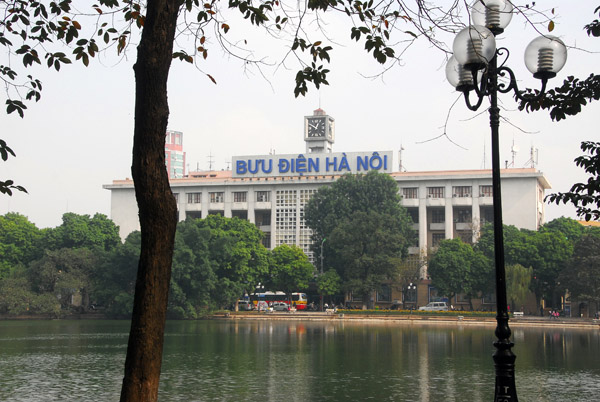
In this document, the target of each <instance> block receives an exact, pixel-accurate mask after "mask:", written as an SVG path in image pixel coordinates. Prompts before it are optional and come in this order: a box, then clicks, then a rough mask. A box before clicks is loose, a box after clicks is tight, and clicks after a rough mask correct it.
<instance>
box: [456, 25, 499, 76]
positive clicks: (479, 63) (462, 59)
mask: <svg viewBox="0 0 600 402" xmlns="http://www.w3.org/2000/svg"><path fill="white" fill-rule="evenodd" d="M452 50H453V52H454V57H456V60H457V61H458V63H459V64H462V65H463V66H465V67H466V68H467V69H471V68H472V67H476V68H477V69H483V68H485V66H486V65H487V64H488V63H489V62H490V60H492V58H493V57H494V55H495V54H496V39H495V38H494V34H493V33H492V32H491V31H490V30H489V29H487V28H486V27H484V26H481V25H471V26H469V27H467V28H465V29H463V30H462V31H460V32H459V33H458V35H456V38H454V43H453V44H452Z"/></svg>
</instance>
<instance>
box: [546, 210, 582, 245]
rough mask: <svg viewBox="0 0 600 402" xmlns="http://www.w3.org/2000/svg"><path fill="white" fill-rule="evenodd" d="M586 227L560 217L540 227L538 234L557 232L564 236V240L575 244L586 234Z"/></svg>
mask: <svg viewBox="0 0 600 402" xmlns="http://www.w3.org/2000/svg"><path fill="white" fill-rule="evenodd" d="M586 230H587V229H586V227H585V226H583V225H582V224H580V223H579V222H577V221H576V220H575V219H571V218H565V217H564V216H563V217H560V218H556V219H553V220H551V221H550V222H547V223H545V224H544V225H542V227H540V232H558V233H561V234H562V235H563V236H565V239H567V240H569V241H570V242H571V243H573V244H575V243H577V242H578V241H579V239H581V237H582V236H583V235H584V234H585V232H586Z"/></svg>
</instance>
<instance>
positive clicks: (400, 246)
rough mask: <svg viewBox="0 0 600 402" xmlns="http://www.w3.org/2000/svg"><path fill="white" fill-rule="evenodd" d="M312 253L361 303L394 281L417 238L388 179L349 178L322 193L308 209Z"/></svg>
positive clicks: (375, 176)
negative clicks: (311, 232) (319, 258)
mask: <svg viewBox="0 0 600 402" xmlns="http://www.w3.org/2000/svg"><path fill="white" fill-rule="evenodd" d="M304 212H305V219H306V223H307V225H308V226H309V227H310V228H311V229H312V230H313V236H312V239H313V250H314V251H315V253H316V254H317V252H319V253H320V246H321V244H322V240H323V239H325V238H326V239H327V241H326V242H324V243H323V246H324V249H323V255H324V263H325V264H324V265H326V266H327V267H329V268H333V269H335V270H336V272H337V273H338V274H339V275H340V277H341V278H342V288H343V289H344V290H346V291H351V292H354V293H355V294H357V295H360V296H362V297H363V302H367V301H368V300H369V299H368V296H367V295H369V294H370V293H371V292H373V291H375V290H377V289H378V288H379V287H380V286H381V284H382V282H384V281H386V280H390V279H395V276H396V274H397V273H398V270H399V267H400V262H401V260H402V258H403V257H405V256H406V255H407V251H408V245H409V244H411V243H412V239H413V236H414V232H413V231H412V229H411V219H410V217H409V216H408V214H407V212H406V210H405V209H404V208H403V207H402V206H401V205H400V196H399V195H398V185H397V184H396V182H395V181H394V179H393V178H391V177H390V176H389V175H386V174H381V173H377V172H369V173H368V174H366V175H345V176H343V177H341V178H340V179H338V180H337V181H336V182H334V183H333V184H332V185H331V186H328V187H321V188H320V189H319V191H318V192H317V193H316V194H315V195H314V196H313V197H312V198H311V200H310V201H309V203H308V204H307V205H306V207H305V209H304Z"/></svg>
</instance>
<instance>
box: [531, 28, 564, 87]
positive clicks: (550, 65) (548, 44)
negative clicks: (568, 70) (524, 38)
mask: <svg viewBox="0 0 600 402" xmlns="http://www.w3.org/2000/svg"><path fill="white" fill-rule="evenodd" d="M566 62H567V47H566V46H565V44H564V43H563V41H561V40H560V39H558V38H557V37H555V36H549V35H546V36H540V37H538V38H536V39H534V40H532V41H531V43H530V44H529V45H527V48H526V49H525V65H526V66H527V68H528V69H529V71H531V72H532V73H533V76H534V77H535V78H540V79H541V78H552V77H555V76H556V73H558V72H559V71H560V70H561V69H562V68H563V66H564V65H565V63H566Z"/></svg>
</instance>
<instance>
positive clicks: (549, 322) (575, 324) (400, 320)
mask: <svg viewBox="0 0 600 402" xmlns="http://www.w3.org/2000/svg"><path fill="white" fill-rule="evenodd" d="M211 317H212V318H214V319H227V320H306V321H333V320H335V321H340V320H343V321H348V322H361V321H368V322H381V323H388V324H398V325H406V324H408V325H410V324H413V323H415V324H417V323H418V324H442V323H443V324H457V325H486V326H495V325H496V318H495V317H475V316H466V315H464V316H463V315H444V316H442V315H430V314H428V315H420V314H383V313H376V314H369V313H368V312H365V313H350V314H348V313H345V312H343V311H341V312H337V313H333V312H320V311H296V312H287V311H274V312H260V313H259V312H256V311H238V312H234V311H231V312H220V313H218V314H214V315H212V316H211ZM509 325H510V326H511V327H523V326H536V327H558V328H560V327H568V328H588V329H596V330H600V320H597V319H592V318H574V317H559V318H557V319H554V318H550V317H537V316H522V317H511V318H510V322H509Z"/></svg>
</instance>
